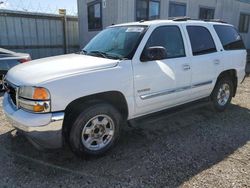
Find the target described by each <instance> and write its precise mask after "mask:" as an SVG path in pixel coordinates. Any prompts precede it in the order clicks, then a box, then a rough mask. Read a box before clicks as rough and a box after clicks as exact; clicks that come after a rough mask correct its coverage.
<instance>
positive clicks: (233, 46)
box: [214, 25, 246, 50]
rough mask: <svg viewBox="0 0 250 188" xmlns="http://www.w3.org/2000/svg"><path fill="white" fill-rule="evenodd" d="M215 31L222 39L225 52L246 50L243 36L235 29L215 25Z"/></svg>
mask: <svg viewBox="0 0 250 188" xmlns="http://www.w3.org/2000/svg"><path fill="white" fill-rule="evenodd" d="M214 29H215V31H216V33H217V35H218V37H219V38H220V41H221V43H222V45H223V47H224V50H241V49H246V48H245V45H244V43H243V40H242V38H241V36H240V35H239V33H238V32H237V31H236V29H235V28H234V27H231V26H224V25H214Z"/></svg>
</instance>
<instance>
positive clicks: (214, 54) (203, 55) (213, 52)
mask: <svg viewBox="0 0 250 188" xmlns="http://www.w3.org/2000/svg"><path fill="white" fill-rule="evenodd" d="M211 31H212V29H211V28H209V27H207V26H205V25H204V26H203V25H202V26H201V25H187V26H186V32H187V35H188V38H189V41H190V46H191V48H190V49H192V58H191V59H192V60H191V61H192V67H191V69H192V83H191V88H192V89H191V92H192V95H191V97H192V99H198V98H203V97H207V96H209V95H210V93H211V91H212V89H213V87H214V83H215V81H216V75H217V74H216V72H217V67H218V66H219V65H220V59H219V52H218V49H217V47H216V45H215V41H214V38H213V37H212V34H211Z"/></svg>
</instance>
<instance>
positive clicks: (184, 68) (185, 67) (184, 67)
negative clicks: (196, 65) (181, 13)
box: [183, 64, 191, 71]
mask: <svg viewBox="0 0 250 188" xmlns="http://www.w3.org/2000/svg"><path fill="white" fill-rule="evenodd" d="M190 69H191V67H190V65H187V64H185V65H183V70H184V71H188V70H190Z"/></svg>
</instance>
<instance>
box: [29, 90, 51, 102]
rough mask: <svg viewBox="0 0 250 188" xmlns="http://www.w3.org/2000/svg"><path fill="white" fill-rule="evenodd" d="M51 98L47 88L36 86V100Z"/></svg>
mask: <svg viewBox="0 0 250 188" xmlns="http://www.w3.org/2000/svg"><path fill="white" fill-rule="evenodd" d="M49 98H50V96H49V94H48V92H47V90H46V89H45V88H39V87H38V88H35V90H34V94H33V99H34V100H48V99H49Z"/></svg>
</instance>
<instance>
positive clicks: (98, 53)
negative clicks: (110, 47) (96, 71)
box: [85, 51, 108, 58]
mask: <svg viewBox="0 0 250 188" xmlns="http://www.w3.org/2000/svg"><path fill="white" fill-rule="evenodd" d="M85 54H87V55H90V54H96V55H98V56H101V57H104V58H108V54H106V53H105V52H101V51H90V52H87V51H86V52H85Z"/></svg>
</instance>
